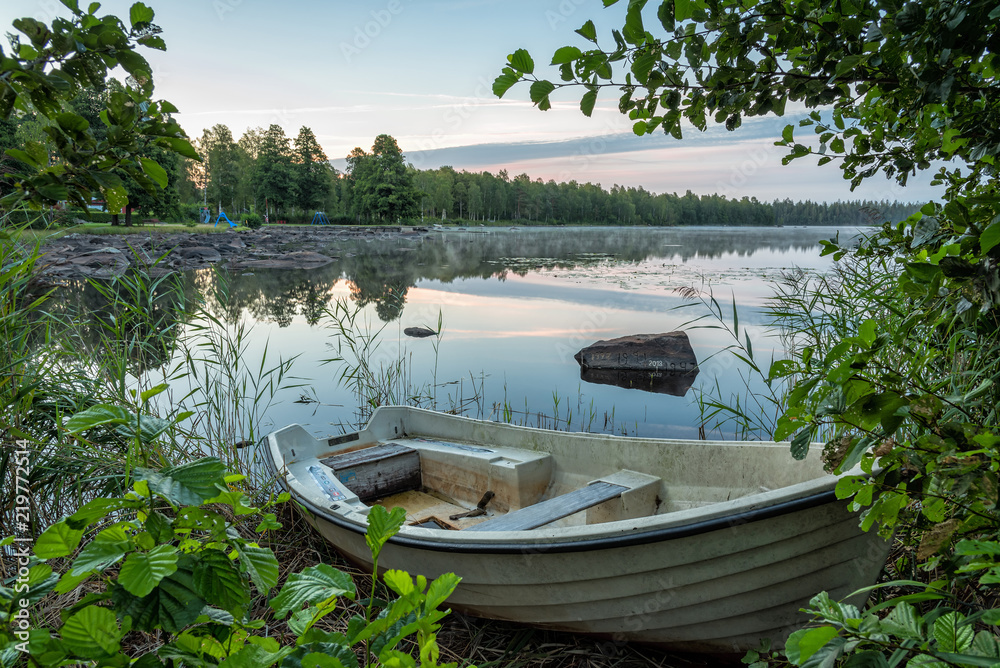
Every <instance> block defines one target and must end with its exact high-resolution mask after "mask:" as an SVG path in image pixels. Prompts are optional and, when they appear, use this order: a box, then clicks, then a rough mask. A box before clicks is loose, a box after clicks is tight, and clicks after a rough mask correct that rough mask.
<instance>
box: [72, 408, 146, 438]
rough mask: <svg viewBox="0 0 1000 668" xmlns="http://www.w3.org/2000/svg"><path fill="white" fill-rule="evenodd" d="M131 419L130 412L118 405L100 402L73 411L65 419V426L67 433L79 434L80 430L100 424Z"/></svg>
mask: <svg viewBox="0 0 1000 668" xmlns="http://www.w3.org/2000/svg"><path fill="white" fill-rule="evenodd" d="M133 419H134V417H133V415H132V413H130V412H129V411H127V410H125V409H124V408H122V407H120V406H111V405H108V404H100V405H97V406H92V407H91V408H88V409H86V410H82V411H80V412H78V413H74V414H73V416H72V417H70V418H69V419H68V420H66V424H65V427H66V431H68V432H69V433H71V434H79V433H80V432H82V431H86V430H88V429H93V428H94V427H99V426H101V425H106V424H128V423H129V422H131V421H133Z"/></svg>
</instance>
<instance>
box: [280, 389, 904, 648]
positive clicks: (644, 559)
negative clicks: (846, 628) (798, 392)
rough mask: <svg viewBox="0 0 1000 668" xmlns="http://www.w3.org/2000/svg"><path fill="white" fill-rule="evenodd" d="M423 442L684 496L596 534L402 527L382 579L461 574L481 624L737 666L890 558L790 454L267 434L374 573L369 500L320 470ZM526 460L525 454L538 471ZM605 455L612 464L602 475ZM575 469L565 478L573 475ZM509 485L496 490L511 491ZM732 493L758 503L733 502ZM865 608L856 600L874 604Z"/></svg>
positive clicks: (331, 533)
mask: <svg viewBox="0 0 1000 668" xmlns="http://www.w3.org/2000/svg"><path fill="white" fill-rule="evenodd" d="M415 434H437V435H438V436H435V437H434V438H443V439H446V440H449V441H454V442H447V443H446V442H441V441H433V440H432V441H427V442H426V443H425V444H424V446H423V447H426V448H438V452H437V455H436V456H438V457H442V456H444V455H443V454H442V453H445V452H447V453H448V456H449V457H451V458H453V460H457V459H460V458H466V459H469V460H470V461H471V460H474V459H476V458H479V459H482V461H483V462H485V463H484V466H486V465H489V466H494V467H498V466H503V465H504V464H505V462H506V461H507V457H508V456H510V455H511V451H505V450H504V449H503V448H505V447H514V446H518V445H520V447H530V448H535V449H536V450H535V451H537V452H542V451H547V452H559V453H562V456H564V457H568V456H569V455H575V456H573V457H570V458H569V459H572V463H574V464H575V465H577V466H593V467H595V468H593V470H590V471H584V473H586V476H585V477H587V478H599V477H600V474H599V473H596V472H597V471H598V470H599V469H600V468H601V467H603V468H610V469H611V470H614V469H618V468H626V467H627V466H626V465H627V464H631V465H632V467H635V469H634V470H640V471H647V472H652V470H653V468H654V467H657V466H658V467H659V469H657V470H656V475H658V476H663V477H665V478H670V479H669V480H667V481H666V483H665V485H664V487H662V488H660V489H659V491H658V493H657V498H656V503H657V504H659V503H660V502H661V497H662V498H663V499H666V501H664V503H669V502H670V493H671V491H674V492H677V494H676V495H675V496H677V499H675V500H676V502H677V503H678V507H677V509H675V510H673V509H672V510H668V512H663V513H657V514H653V515H648V516H645V515H644V516H638V517H635V518H634V519H621V520H616V521H606V522H599V523H596V524H590V523H587V524H583V525H558V523H557V524H554V525H552V526H551V527H543V528H540V529H535V530H531V531H490V530H484V531H461V530H460V531H444V530H434V529H429V528H420V527H418V526H404V527H403V529H402V530H401V531H400V532H399V534H397V535H396V536H394V537H392V538H391V539H390V540H389V541H388V542H387V543H386V545H385V547H384V548H383V550H382V553H381V555H380V557H379V567H380V569H400V570H405V571H407V572H410V573H412V574H421V575H424V576H426V577H427V578H435V577H438V576H439V575H441V574H443V573H455V574H457V575H458V576H459V577H461V578H462V580H461V582H460V584H459V585H458V587H457V588H456V589H455V591H454V593H453V594H452V596H451V597H450V598H449V599H448V602H447V605H448V606H449V607H451V608H452V609H454V610H457V611H460V612H463V613H466V614H469V615H474V616H478V617H486V618H491V619H502V620H509V621H514V622H518V623H523V624H529V625H532V626H538V627H542V628H548V629H554V630H560V631H568V632H575V633H586V634H593V635H599V636H604V637H608V638H610V639H612V640H615V641H622V642H640V643H645V644H653V645H659V646H663V647H668V648H671V649H674V650H678V651H685V652H705V653H713V654H739V653H743V652H745V651H746V650H748V649H751V648H753V647H756V646H758V644H759V642H760V640H761V639H762V638H770V639H771V640H772V641H773V642H774V643H775V644H776V645H780V644H781V643H783V642H784V640H785V639H786V638H787V636H788V634H789V633H790V632H791V631H793V630H795V629H797V628H801V627H802V626H803V625H804V624H805V623H807V622H808V621H809V618H808V617H807V616H806V615H805V614H804V613H802V612H801V608H803V607H805V606H806V604H807V603H808V601H809V599H810V598H812V597H813V596H814V595H816V594H817V593H818V592H820V591H826V592H828V593H829V594H830V596H831V597H833V598H835V599H844V598H846V597H848V596H850V595H851V594H852V593H853V592H856V591H858V590H860V589H862V588H864V587H868V586H870V585H871V584H873V583H874V582H875V581H876V579H877V578H878V575H879V573H880V571H881V569H882V566H883V565H884V563H885V559H886V557H887V554H888V550H889V545H888V543H887V542H886V541H885V540H883V539H882V538H880V537H879V536H878V535H877V534H876V533H874V532H869V533H866V532H863V531H862V530H861V529H860V528H859V526H858V516H857V513H852V512H850V511H849V510H848V507H847V503H846V502H845V501H842V500H838V499H837V498H836V496H835V494H834V488H835V485H836V481H837V478H836V477H835V476H828V475H824V474H822V468H821V466H819V465H818V463H817V462H816V461H815V460H813V462H812V464H805V463H802V462H791V461H789V458H788V455H787V444H774V443H771V444H740V443H715V444H712V443H706V442H681V441H676V442H667V441H653V440H641V439H621V440H615V439H612V438H610V437H602V436H594V435H578V434H565V433H555V432H545V431H542V430H528V429H522V428H514V427H510V426H507V425H495V424H493V423H485V422H482V421H476V420H469V419H466V418H457V417H454V416H442V415H440V414H432V413H430V412H429V411H421V410H418V409H404V408H388V409H380V410H379V411H378V412H376V414H375V416H374V417H373V418H372V422H371V423H370V424H369V426H368V427H367V428H366V429H365V430H363V431H362V432H360V433H359V434H351V435H345V436H342V437H336V438H333V439H329V440H328V441H317V440H315V439H313V438H312V437H310V436H308V434H306V433H305V432H304V430H302V429H301V428H298V427H287V428H285V429H284V430H281V431H279V432H276V433H275V434H271V435H270V436H268V438H267V439H266V447H265V453H266V459H267V460H268V461H269V462H270V463H271V465H272V466H273V467H274V470H275V472H276V473H278V474H279V480H280V481H281V484H282V485H283V486H285V488H286V489H288V490H289V491H290V492H291V493H292V496H293V498H294V499H295V500H296V501H297V502H298V503H299V504H300V507H301V508H302V509H303V510H304V516H305V517H306V518H307V519H308V521H309V522H310V523H312V524H313V525H314V526H315V527H316V529H317V530H318V531H319V532H320V533H321V534H322V535H323V536H324V537H325V538H326V539H327V540H328V541H329V542H330V543H332V544H333V545H334V547H335V548H336V549H337V550H338V551H339V552H341V553H342V554H343V555H344V556H345V557H346V558H347V559H349V560H350V561H352V562H354V563H356V564H358V565H360V566H362V567H364V568H371V565H372V564H371V555H370V552H369V550H368V547H367V545H366V543H365V531H366V529H367V518H366V512H367V510H368V508H367V506H366V505H365V504H363V503H361V502H360V501H358V500H357V498H356V497H355V498H354V499H353V501H352V500H351V498H350V497H349V496H347V497H343V498H340V497H338V498H330V497H329V496H326V495H325V493H324V492H323V491H322V489H321V487H317V486H316V484H315V483H314V482H311V476H312V473H311V471H312V468H310V467H314V465H315V463H316V462H320V463H322V462H323V461H326V460H325V459H324V457H326V456H327V453H328V451H330V449H331V448H333V451H336V452H347V451H354V450H358V449H359V448H364V447H368V444H370V443H375V442H386V441H392V440H393V439H403V438H406V437H408V438H413V437H414V435H415ZM411 443H412V441H411ZM475 444H490V445H489V446H483V447H480V446H478V445H475ZM358 451H360V450H358ZM526 453H527V451H521V453H520V455H519V456H520V458H521V459H523V460H525V461H524V464H523V465H524V466H525V467H527V465H528V464H530V462H528V461H527V460H528V459H529V457H527V456H523V455H525V454H526ZM425 454H428V455H430V454H434V453H432V452H430V451H427V452H426V453H425ZM527 454H530V453H527ZM814 455H816V456H818V452H817V453H810V457H811V458H812V457H813V456H814ZM602 457H603V458H604V459H605V460H607V461H604V462H599V461H598V460H600V459H601V458H602ZM643 457H646V459H645V460H643V459H642V458H643ZM569 459H567V460H565V461H567V462H569ZM429 461H430V459H428V462H429ZM562 461H564V460H557V462H556V464H555V468H562V467H564V464H562V463H560V462H562ZM637 464H641V467H639V466H637ZM685 465H686V466H687V468H682V466H685ZM697 465H701V466H703V467H704V470H703V471H702V472H701V473H700V474H699V475H698V476H697V477H698V479H699V480H701V481H704V484H703V485H702V487H701V488H700V489H703V490H704V491H703V492H698V493H697V494H704V496H698V495H697V494H696V493H695V492H694V491H692V489H693V488H690V485H691V484H693V481H692V473H691V471H696V470H697V469H696V468H694V467H695V466H697ZM755 466H756V467H758V468H761V469H762V470H764V469H766V471H767V472H768V477H769V478H770V479H773V480H775V481H777V483H778V484H777V485H776V486H775V487H774V488H773V489H771V488H767V487H763V486H761V487H760V491H756V492H754V491H753V489H751V488H752V487H753V485H758V484H760V483H761V480H763V479H764V478H762V477H760V476H756V475H753V476H752V475H750V474H751V473H754V471H753V470H752V469H753V468H754V467H755ZM804 466H809V467H812V468H801V467H804ZM795 467H800V468H798V469H796V468H795ZM525 470H526V471H528V470H529V469H527V468H526V469H525ZM530 470H531V471H535V470H537V467H536V468H531V469H530ZM793 470H796V471H798V473H795V474H794V475H793V473H792V471H793ZM713 471H715V472H718V473H716V474H714V475H713ZM812 471H818V473H819V475H818V476H814V474H813V473H812ZM329 472H330V475H333V474H334V471H333V470H330V471H329ZM757 473H760V471H757ZM725 475H728V476H729V479H728V480H727V479H726V478H725V477H724V476H725ZM334 477H336V476H334ZM609 479H610V478H609ZM750 480H752V481H753V482H752V483H751V482H749V481H750ZM497 481H498V479H497V478H494V479H493V481H492V483H491V485H490V486H491V487H492V488H493V489H496V490H499V489H500V488H499V487H496V486H495V485H496V484H497ZM731 481H734V482H735V483H736V484H738V485H742V486H743V487H744V488H746V489H749V490H750V491H747V492H744V493H743V495H742V496H740V495H736V494H735V493H734V492H732V491H731V490H734V489H736V487H735V486H731V485H733V482H731ZM685 483H687V484H688V485H689V489H686V490H684V485H685ZM680 491H684V492H685V494H686V496H684V497H681V496H680V494H679V492H680ZM730 494H733V496H734V498H729V496H730ZM473 503H474V502H473ZM684 503H690V504H691V505H690V506H689V507H688V506H685V505H684ZM864 598H865V595H863V594H862V595H858V596H855V598H854V600H851V602H852V603H854V604H856V605H862V604H863V603H864Z"/></svg>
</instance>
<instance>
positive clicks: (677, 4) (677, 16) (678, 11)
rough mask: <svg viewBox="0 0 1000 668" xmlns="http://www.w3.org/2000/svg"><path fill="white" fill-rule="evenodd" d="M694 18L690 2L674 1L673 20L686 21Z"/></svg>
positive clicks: (684, 0) (688, 0) (686, 0)
mask: <svg viewBox="0 0 1000 668" xmlns="http://www.w3.org/2000/svg"><path fill="white" fill-rule="evenodd" d="M692 16H694V6H693V3H692V2H691V0H674V20H675V21H687V20H688V19H689V18H691V17H692Z"/></svg>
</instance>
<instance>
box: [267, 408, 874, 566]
mask: <svg viewBox="0 0 1000 668" xmlns="http://www.w3.org/2000/svg"><path fill="white" fill-rule="evenodd" d="M399 409H404V411H406V412H411V411H412V412H414V413H425V414H429V415H431V416H433V417H434V418H444V419H449V418H450V419H455V418H459V419H463V420H469V421H470V422H480V421H479V420H473V419H470V418H466V417H460V416H454V415H440V414H438V413H436V412H435V411H428V410H426V409H419V408H413V407H409V406H406V407H404V406H399V407H397V406H391V407H380V408H379V409H378V410H377V411H376V413H383V412H384V413H392V412H396V411H398V410H399ZM374 418H375V415H373V416H372V419H371V420H370V421H369V427H370V426H371V424H373V423H374V422H375V419H374ZM489 426H491V427H494V426H495V427H506V428H511V427H512V426H511V425H505V424H496V423H491V424H490V425H489ZM365 429H368V427H366V428H365ZM518 429H526V430H528V431H543V430H537V429H532V428H524V427H518ZM275 434H276V432H273V433H272V434H270V435H268V436H267V437H265V439H264V441H265V443H266V446H265V447H264V448H263V449H264V450H265V451H266V452H265V456H266V461H267V463H268V464H269V465H270V467H271V469H272V470H273V471H274V473H275V474H276V478H277V481H278V484H279V485H280V486H281V488H282V489H283V490H285V491H287V492H289V493H290V494H291V495H292V498H293V499H294V500H295V501H296V502H297V503H299V504H300V505H301V506H302V507H303V508H305V509H306V510H308V511H309V512H310V513H311V514H312V515H314V516H315V517H317V518H321V519H323V520H324V521H326V522H328V523H330V524H333V525H335V526H337V527H340V528H341V529H346V530H348V531H351V532H352V533H355V534H358V535H362V536H363V535H364V534H365V532H366V531H367V523H366V522H364V521H358V520H357V519H355V518H351V517H348V515H354V514H357V513H358V511H356V510H353V509H345V511H344V512H338V510H337V509H334V508H328V507H325V506H322V505H319V504H317V503H316V502H314V501H313V500H312V498H311V497H310V496H308V495H306V494H304V493H302V491H301V490H298V489H296V488H295V487H293V486H292V485H290V484H289V482H288V481H287V480H286V478H285V475H284V474H283V468H281V467H279V466H278V465H277V461H276V459H275V456H276V454H277V453H276V452H274V450H273V448H272V443H271V441H272V438H273V437H274V436H275ZM572 436H574V437H588V436H589V437H591V438H593V437H604V436H605V435H601V434H583V433H580V434H578V433H573V434H572ZM636 440H640V441H641V440H646V439H636ZM652 440H657V441H671V440H680V439H652ZM750 443H753V444H756V443H757V442H750ZM720 444H722V443H720ZM724 444H725V445H730V446H731V445H741V444H743V443H741V442H736V443H734V442H724ZM274 445H275V446H276V445H277V443H274ZM770 445H778V444H777V443H772V444H770ZM852 473H861V472H860V471H857V472H855V471H854V470H852V471H851V472H848V473H846V474H842V476H843V475H850V474H852ZM842 476H829V478H828V479H825V480H820V479H813V480H808V481H803V482H800V483H796V484H793V485H791V486H790V487H785V488H781V489H776V490H769V491H767V492H764V493H758V494H753V495H750V496H748V497H742V498H740V499H734V500H732V501H725V502H721V504H734V505H735V504H739V505H736V507H734V508H732V512H723V513H722V514H711V515H709V516H708V517H694V518H692V519H691V520H690V521H686V520H680V521H679V523H676V524H675V523H671V524H668V525H667V526H661V525H659V524H657V525H654V526H632V527H630V528H628V529H623V530H619V531H615V532H613V533H610V534H608V533H604V534H598V535H589V536H588V535H586V534H584V535H580V534H569V535H552V534H551V533H544V534H543V533H541V532H539V531H537V530H534V531H523V532H490V531H483V532H472V533H469V534H464V533H463V536H462V539H461V540H454V539H448V538H442V537H441V536H437V535H435V536H433V537H432V536H427V537H423V536H414V535H406V533H418V532H419V533H423V532H425V531H427V532H430V531H434V530H432V529H425V528H414V527H403V531H404V532H405V533H397V534H396V535H394V536H393V537H391V538H390V539H389V543H391V544H393V545H396V546H399V547H406V548H412V549H419V550H426V551H431V552H448V553H471V554H524V553H551V554H559V553H571V552H584V551H591V550H605V549H615V548H620V547H630V546H635V545H646V544H652V543H658V542H665V541H669V540H677V539H681V538H688V537H691V536H696V535H701V534H706V533H711V532H713V531H718V530H722V529H732V528H734V527H737V526H740V525H743V524H748V523H753V522H759V521H763V520H767V519H771V518H775V517H780V516H782V515H787V514H791V513H795V512H799V511H803V510H808V509H811V508H816V507H819V506H823V505H826V504H829V503H836V502H838V501H840V500H839V499H838V498H837V496H836V493H835V485H836V482H837V479H838V478H840V477H842ZM810 487H811V488H813V489H815V488H816V487H819V488H820V491H816V492H813V491H811V490H810V489H809V488H810ZM794 488H798V489H796V490H795V491H793V489H794ZM789 493H791V494H792V496H791V498H788V494H789ZM775 496H776V497H777V498H775ZM761 497H765V498H761ZM766 497H772V498H770V499H768V498H766ZM840 502H841V503H843V504H844V505H845V509H846V502H843V501H840ZM721 504H710V505H709V506H707V507H705V508H701V509H699V510H700V511H702V512H704V511H705V510H707V509H708V508H711V507H712V506H716V507H718V506H719V505H721ZM757 504H759V505H757ZM683 512H687V511H683ZM699 514H701V513H699ZM361 517H362V518H363V517H364V516H363V515H361ZM664 517H665V516H664V515H659V516H652V517H648V518H641V519H642V520H645V521H649V520H653V519H654V518H656V519H660V520H662V519H663V518H664ZM633 521H635V520H633ZM621 522H626V521H621ZM615 524H618V522H615ZM640 524H641V523H640ZM411 529H412V530H413V531H412V532H411V531H409V530H411ZM434 533H435V534H438V533H440V534H453V533H455V532H453V531H445V530H440V531H434ZM498 533H499V534H510V533H520V534H523V536H524V538H523V539H519V540H512V539H506V540H504V539H502V538H501V539H498V536H497V535H496V534H498ZM473 536H475V538H473Z"/></svg>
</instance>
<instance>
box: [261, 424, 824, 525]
mask: <svg viewBox="0 0 1000 668" xmlns="http://www.w3.org/2000/svg"><path fill="white" fill-rule="evenodd" d="M393 411H401V412H399V413H398V414H397V413H394V412H393ZM379 417H380V419H379V420H374V419H373V420H372V423H371V424H369V426H368V427H367V428H366V429H364V430H362V431H360V432H357V433H354V434H346V435H344V436H338V437H334V438H331V439H326V440H321V439H314V438H313V437H312V436H310V435H309V434H308V433H307V432H306V431H305V430H304V429H302V428H301V427H299V426H298V425H291V426H289V427H286V428H285V429H282V430H280V431H279V432H276V433H275V435H274V436H275V437H276V442H277V443H279V444H281V446H280V449H281V451H282V455H283V457H284V466H285V470H286V474H287V475H289V476H292V477H294V478H295V479H297V481H298V484H299V486H300V488H304V489H306V490H309V491H310V496H311V497H312V498H314V499H316V500H317V501H319V502H321V505H324V506H328V507H329V506H330V505H331V503H333V504H336V505H338V506H343V505H347V506H354V508H352V510H354V511H363V508H364V507H365V506H371V505H373V504H380V505H383V506H385V507H388V508H392V507H396V506H398V507H402V508H404V509H405V510H406V514H407V521H406V523H407V524H408V525H410V526H414V527H421V528H429V529H439V530H448V531H456V530H457V531H476V532H478V531H523V530H531V529H535V528H539V527H545V528H546V529H551V528H559V527H580V526H582V525H598V524H603V523H608V522H615V521H619V520H634V519H637V518H643V517H647V518H650V517H654V516H661V515H665V514H669V513H680V514H687V513H683V512H682V511H690V510H693V509H697V508H703V507H705V506H710V505H715V504H723V505H727V506H728V505H730V504H727V503H726V502H733V501H736V500H739V499H744V500H745V499H746V498H747V497H752V496H756V495H764V496H766V497H773V496H774V495H773V494H771V492H775V491H776V490H784V491H788V490H789V489H792V490H794V489H798V490H799V492H798V494H797V495H798V496H801V495H803V494H808V493H809V492H810V490H814V489H815V488H816V486H817V485H821V486H822V487H824V488H827V489H828V488H830V487H831V481H832V480H834V479H833V477H832V476H830V475H828V474H826V473H825V472H824V471H823V469H822V464H821V462H820V458H819V456H818V454H819V453H818V452H816V451H813V452H811V453H810V456H809V457H808V458H807V459H806V460H804V461H794V460H792V458H791V457H790V455H789V453H788V444H787V443H768V442H724V443H719V442H712V443H711V444H709V443H708V442H705V441H682V440H663V439H642V438H622V437H615V436H607V435H592V434H567V433H561V432H552V431H544V430H537V429H525V428H523V427H509V426H506V425H499V424H495V423H481V422H478V421H472V420H467V419H463V418H450V417H449V416H443V415H441V414H437V413H431V412H429V411H419V410H414V409H393V408H388V409H387V408H383V409H380V411H379ZM480 425H488V427H480ZM709 445H711V446H712V447H707V446H709ZM276 463H278V464H279V468H280V464H281V462H276ZM809 483H813V484H809ZM771 500H772V502H773V498H772V499H771ZM737 505H739V504H737ZM346 510H348V509H347V508H341V511H342V512H343V511H346Z"/></svg>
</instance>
